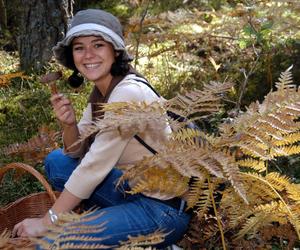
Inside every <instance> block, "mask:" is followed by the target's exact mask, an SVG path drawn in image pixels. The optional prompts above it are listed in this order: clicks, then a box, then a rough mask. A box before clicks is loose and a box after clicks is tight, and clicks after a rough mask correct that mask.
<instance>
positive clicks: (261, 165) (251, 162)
mask: <svg viewBox="0 0 300 250" xmlns="http://www.w3.org/2000/svg"><path fill="white" fill-rule="evenodd" d="M237 164H238V165H239V166H241V167H247V168H252V169H254V170H256V171H258V172H264V171H266V165H265V161H261V160H255V159H252V158H247V159H244V160H239V161H237Z"/></svg>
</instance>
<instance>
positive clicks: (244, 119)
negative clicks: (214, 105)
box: [220, 68, 300, 161]
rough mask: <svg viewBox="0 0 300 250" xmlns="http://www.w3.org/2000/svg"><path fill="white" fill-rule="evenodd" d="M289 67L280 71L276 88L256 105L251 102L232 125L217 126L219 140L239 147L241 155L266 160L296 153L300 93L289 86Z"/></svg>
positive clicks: (233, 146) (299, 125)
mask: <svg viewBox="0 0 300 250" xmlns="http://www.w3.org/2000/svg"><path fill="white" fill-rule="evenodd" d="M290 70H291V68H289V69H287V70H286V71H285V72H283V73H282V74H281V78H280V79H279V82H278V83H277V84H276V86H277V90H276V91H273V92H270V93H269V94H268V95H267V96H266V97H265V100H264V101H263V102H262V103H261V104H259V103H258V102H256V103H253V104H251V105H250V106H249V108H248V109H247V111H246V112H245V113H244V114H242V115H241V116H240V117H237V118H236V119H235V120H234V121H233V123H232V124H223V125H222V126H220V130H221V131H222V134H221V140H220V143H221V144H223V145H227V146H228V147H231V148H239V149H241V151H242V152H243V154H245V155H248V156H250V157H253V158H256V159H257V160H259V161H261V160H262V161H267V160H271V159H274V158H275V157H278V156H287V155H292V154H298V153H300V148H299V147H298V146H297V145H294V144H295V143H296V142H298V141H299V136H298V133H299V130H300V123H299V122H298V121H297V118H298V117H299V116H300V95H299V92H298V89H297V88H296V86H295V85H291V84H290V83H291V82H292V80H291V73H290Z"/></svg>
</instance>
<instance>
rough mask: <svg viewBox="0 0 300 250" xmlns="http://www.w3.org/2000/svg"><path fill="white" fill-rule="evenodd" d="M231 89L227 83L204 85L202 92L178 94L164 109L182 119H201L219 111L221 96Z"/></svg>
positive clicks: (230, 84)
mask: <svg viewBox="0 0 300 250" xmlns="http://www.w3.org/2000/svg"><path fill="white" fill-rule="evenodd" d="M231 87H232V83H228V82H226V83H222V84H221V83H218V82H210V83H209V84H204V87H203V90H194V91H191V92H188V93H185V94H178V95H177V96H176V97H174V98H172V99H171V100H169V101H168V102H167V104H166V109H167V110H170V111H172V112H174V113H176V114H179V115H181V116H183V117H193V119H201V118H203V117H206V116H208V115H211V114H212V113H215V112H218V111H219V110H220V108H221V107H222V106H223V105H222V104H221V100H222V98H223V94H224V93H225V92H227V91H229V90H230V88H231Z"/></svg>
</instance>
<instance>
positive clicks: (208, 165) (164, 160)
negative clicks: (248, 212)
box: [121, 129, 247, 201]
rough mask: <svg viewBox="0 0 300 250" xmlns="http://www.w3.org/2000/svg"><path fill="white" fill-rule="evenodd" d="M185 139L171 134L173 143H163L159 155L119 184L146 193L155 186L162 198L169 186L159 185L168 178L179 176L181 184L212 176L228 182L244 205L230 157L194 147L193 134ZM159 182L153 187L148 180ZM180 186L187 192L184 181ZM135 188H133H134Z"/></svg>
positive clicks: (205, 147)
mask: <svg viewBox="0 0 300 250" xmlns="http://www.w3.org/2000/svg"><path fill="white" fill-rule="evenodd" d="M185 131H187V135H186V136H185V135H184V132H185ZM189 135H190V131H189V130H185V129H182V130H180V136H176V133H175V134H174V137H173V139H170V140H169V141H168V142H167V143H165V144H164V145H163V147H162V148H161V151H160V152H158V153H157V154H156V155H154V156H152V157H146V158H144V159H143V160H141V161H139V162H138V163H137V164H136V165H135V166H133V167H132V168H131V169H130V170H128V171H126V172H125V173H124V175H123V176H122V177H121V181H123V180H125V179H128V180H129V181H131V184H132V188H133V190H134V191H135V192H137V191H141V190H147V188H148V191H149V192H157V188H155V185H157V186H159V189H161V195H163V194H164V191H166V190H169V189H170V188H171V187H170V186H166V187H165V188H164V187H163V186H162V184H163V183H168V184H169V183H170V182H168V181H167V179H168V177H167V176H168V175H169V176H174V175H175V176H176V175H178V174H180V175H181V176H182V177H181V178H182V180H185V179H184V177H188V178H191V177H192V176H194V177H198V178H200V179H203V177H204V176H205V175H207V174H212V175H213V176H216V177H219V178H223V179H227V180H228V181H230V183H231V184H232V185H233V187H234V188H235V190H236V191H237V193H239V195H240V196H241V197H242V198H243V199H244V200H245V201H247V199H246V195H245V192H244V190H243V185H242V183H241V179H240V178H239V169H238V166H237V165H236V164H235V162H234V156H232V155H231V154H230V153H229V152H224V151H220V150H218V149H215V148H214V147H213V146H212V145H209V144H208V143H198V142H197V141H195V140H194V138H193V136H194V134H193V133H192V138H189ZM151 168H152V169H155V170H154V171H152V170H150V169H151ZM159 169H160V170H159ZM149 171H152V172H153V176H154V177H151V178H145V176H144V175H145V173H146V176H148V172H149ZM155 172H157V173H160V174H159V176H157V177H155V176H156V175H155ZM162 173H164V174H162ZM162 176H164V177H162ZM159 178H161V185H159V183H158V182H157V181H155V183H156V184H155V185H154V186H153V185H152V180H151V179H156V180H159ZM178 178H179V176H178ZM178 178H176V179H178ZM163 180H164V181H163ZM170 184H171V185H172V188H173V189H174V190H177V186H176V185H178V183H177V182H174V183H172V182H171V183H170ZM182 184H184V185H186V188H185V190H187V189H188V185H187V181H183V182H182ZM135 185H137V187H136V188H135ZM151 187H152V188H151ZM181 190H184V189H181Z"/></svg>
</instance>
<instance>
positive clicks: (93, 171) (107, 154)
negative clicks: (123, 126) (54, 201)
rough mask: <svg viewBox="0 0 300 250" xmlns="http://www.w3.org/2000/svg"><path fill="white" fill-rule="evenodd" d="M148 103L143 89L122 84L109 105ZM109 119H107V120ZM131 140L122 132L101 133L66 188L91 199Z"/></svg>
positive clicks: (116, 89)
mask: <svg viewBox="0 0 300 250" xmlns="http://www.w3.org/2000/svg"><path fill="white" fill-rule="evenodd" d="M143 100H145V95H144V93H143V91H142V89H141V88H139V87H138V86H135V84H122V85H121V86H117V87H116V88H115V89H114V91H113V92H112V94H111V96H110V98H109V101H108V102H124V101H136V102H140V101H143ZM104 119H105V117H104ZM130 140H131V138H123V137H121V136H120V134H119V132H118V131H105V132H99V133H98V134H97V135H96V137H95V141H94V142H93V144H92V145H91V147H90V150H89V151H88V152H87V153H86V155H85V156H84V158H83V159H82V161H81V163H80V164H79V165H78V166H77V168H76V169H75V170H74V172H73V173H72V175H71V176H70V178H69V180H68V181H67V182H66V184H65V188H66V189H67V190H68V191H69V192H71V193H72V194H73V195H75V196H77V197H79V198H81V199H87V198H89V197H90V195H91V193H92V192H93V191H94V189H95V188H96V187H97V186H98V185H99V184H100V183H101V182H102V181H103V179H104V178H105V177H106V176H107V175H108V173H109V172H110V171H111V170H112V168H113V167H114V166H115V165H116V164H117V162H118V161H119V159H120V157H121V155H122V153H123V151H124V149H125V147H126V146H127V144H128V142H129V141H130Z"/></svg>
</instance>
